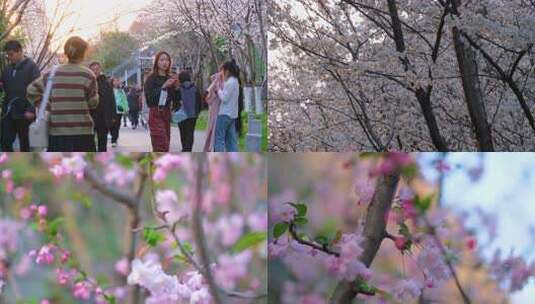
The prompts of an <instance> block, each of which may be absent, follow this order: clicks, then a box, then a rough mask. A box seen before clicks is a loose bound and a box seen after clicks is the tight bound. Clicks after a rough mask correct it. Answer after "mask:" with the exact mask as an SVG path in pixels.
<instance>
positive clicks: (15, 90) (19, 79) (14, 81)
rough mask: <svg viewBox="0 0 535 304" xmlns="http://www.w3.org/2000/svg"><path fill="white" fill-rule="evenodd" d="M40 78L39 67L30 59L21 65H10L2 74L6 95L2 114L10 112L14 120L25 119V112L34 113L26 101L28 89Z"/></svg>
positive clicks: (20, 63)
mask: <svg viewBox="0 0 535 304" xmlns="http://www.w3.org/2000/svg"><path fill="white" fill-rule="evenodd" d="M39 76H41V72H40V71H39V67H38V66H37V64H35V62H33V60H32V59H30V58H27V57H25V58H24V59H23V60H22V61H20V62H19V63H16V64H10V65H8V66H7V68H6V69H5V70H4V72H3V73H2V83H3V88H4V93H5V95H4V102H3V103H2V113H4V114H7V113H8V111H9V114H11V117H12V118H13V119H24V112H26V111H31V112H34V111H35V109H34V108H33V107H32V105H31V104H30V102H29V101H28V100H27V99H26V89H27V88H28V86H29V85H30V84H31V83H32V82H33V81H34V80H36V79H37V78H39Z"/></svg>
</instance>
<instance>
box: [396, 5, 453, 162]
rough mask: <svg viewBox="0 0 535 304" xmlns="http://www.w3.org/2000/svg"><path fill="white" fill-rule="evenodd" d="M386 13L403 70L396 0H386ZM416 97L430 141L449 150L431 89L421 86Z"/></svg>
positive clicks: (400, 28)
mask: <svg viewBox="0 0 535 304" xmlns="http://www.w3.org/2000/svg"><path fill="white" fill-rule="evenodd" d="M388 13H389V15H390V20H391V23H392V32H393V35H394V42H395V43H396V50H397V51H398V52H399V53H401V55H402V56H401V57H400V60H401V62H402V64H403V65H404V66H405V70H406V71H407V70H408V69H409V61H408V59H407V57H406V56H405V54H404V53H405V39H404V38H403V28H402V27H401V21H400V19H399V13H398V8H397V2H396V0H388ZM415 95H416V98H417V99H418V102H419V103H420V107H421V109H422V114H423V115H424V119H425V122H426V124H427V127H428V129H429V135H430V136H431V141H432V142H433V144H434V145H435V147H436V148H437V149H438V150H439V151H442V152H445V151H449V149H448V145H447V143H446V141H445V140H444V138H442V135H440V129H439V128H438V124H437V120H436V117H435V114H434V113H433V108H432V107H431V99H430V98H431V90H430V89H429V91H428V92H426V91H425V90H424V89H423V88H420V89H418V90H417V91H416V94H415Z"/></svg>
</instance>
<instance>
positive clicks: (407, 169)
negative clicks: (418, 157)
mask: <svg viewBox="0 0 535 304" xmlns="http://www.w3.org/2000/svg"><path fill="white" fill-rule="evenodd" d="M417 173H418V166H416V164H411V165H409V166H404V167H403V168H402V169H401V174H402V175H403V177H405V178H406V179H411V178H413V177H415V176H416V174H417Z"/></svg>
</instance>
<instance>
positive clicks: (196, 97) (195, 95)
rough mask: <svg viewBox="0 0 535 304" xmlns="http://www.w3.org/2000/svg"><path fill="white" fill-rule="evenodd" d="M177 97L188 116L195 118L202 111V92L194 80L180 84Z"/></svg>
mask: <svg viewBox="0 0 535 304" xmlns="http://www.w3.org/2000/svg"><path fill="white" fill-rule="evenodd" d="M177 99H178V100H180V102H181V106H182V107H184V111H185V112H186V115H187V116H188V118H195V117H197V116H198V115H199V112H201V93H200V92H199V89H197V87H196V86H195V84H194V83H193V82H191V81H187V82H184V83H182V84H181V85H180V88H179V89H178V91H177Z"/></svg>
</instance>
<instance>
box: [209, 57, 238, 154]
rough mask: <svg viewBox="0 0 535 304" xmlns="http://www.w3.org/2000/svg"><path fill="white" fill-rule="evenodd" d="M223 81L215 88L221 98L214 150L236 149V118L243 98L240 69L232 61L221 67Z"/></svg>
mask: <svg viewBox="0 0 535 304" xmlns="http://www.w3.org/2000/svg"><path fill="white" fill-rule="evenodd" d="M220 77H222V78H223V79H222V80H223V81H224V83H223V86H222V87H220V88H219V89H218V90H217V96H218V97H219V99H220V100H221V106H220V109H219V115H218V116H217V121H216V128H215V143H214V151H215V152H237V151H238V118H239V104H240V98H243V93H242V88H241V85H240V79H239V78H240V71H239V69H238V66H237V65H236V63H235V62H233V61H228V62H225V63H224V64H223V66H222V67H221V74H220Z"/></svg>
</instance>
